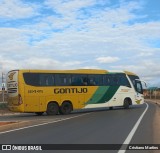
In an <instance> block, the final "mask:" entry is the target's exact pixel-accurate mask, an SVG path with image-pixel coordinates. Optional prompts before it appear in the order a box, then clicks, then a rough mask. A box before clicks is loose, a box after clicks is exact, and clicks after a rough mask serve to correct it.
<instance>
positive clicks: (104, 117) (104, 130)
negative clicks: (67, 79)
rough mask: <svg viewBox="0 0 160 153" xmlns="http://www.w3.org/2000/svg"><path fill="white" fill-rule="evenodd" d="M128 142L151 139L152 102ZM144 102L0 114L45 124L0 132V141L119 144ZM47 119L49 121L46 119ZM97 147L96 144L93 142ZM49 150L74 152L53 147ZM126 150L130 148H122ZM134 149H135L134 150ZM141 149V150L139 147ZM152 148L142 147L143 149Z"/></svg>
mask: <svg viewBox="0 0 160 153" xmlns="http://www.w3.org/2000/svg"><path fill="white" fill-rule="evenodd" d="M148 105H149V108H148V110H147V111H146V113H145V115H144V117H143V119H142V121H141V123H140V125H139V126H138V129H137V130H136V132H135V134H134V135H133V138H132V139H131V142H130V143H132V144H152V143H153V126H152V123H153V118H154V113H155V109H156V108H155V107H156V106H155V105H153V104H151V103H149V104H148ZM146 107H147V105H146V104H143V105H139V106H132V108H130V109H128V110H126V109H122V108H115V109H114V110H108V109H101V110H96V111H84V112H81V111H80V112H74V113H72V114H70V115H56V116H46V115H44V116H35V115H33V114H18V115H14V116H3V117H2V116H0V120H1V121H2V120H3V121H7V120H10V121H11V120H35V121H36V120H45V121H46V122H45V123H46V124H44V125H40V126H34V127H30V128H25V129H20V130H16V131H11V132H7V133H0V144H94V145H95V146H96V144H123V142H124V141H125V140H126V138H127V136H128V135H129V133H130V132H131V130H132V129H133V127H134V125H135V124H136V123H137V121H138V119H139V118H140V116H141V115H142V113H143V112H144V110H145V109H146ZM47 122H50V123H47ZM97 147H98V145H97ZM51 152H58V153H59V152H75V151H71V150H68V151H60V150H56V151H55V150H54V151H51ZM76 152H78V153H79V152H93V153H94V152H98V153H99V152H100V153H101V152H117V150H116V151H115V150H114V151H107V150H101V151H100V150H94V151H93V150H91V151H84V150H83V151H82V150H79V151H76ZM126 152H127V153H130V152H131V151H126ZM136 152H138V151H136ZM140 152H143V151H140ZM146 152H148V153H151V152H152V151H145V153H146Z"/></svg>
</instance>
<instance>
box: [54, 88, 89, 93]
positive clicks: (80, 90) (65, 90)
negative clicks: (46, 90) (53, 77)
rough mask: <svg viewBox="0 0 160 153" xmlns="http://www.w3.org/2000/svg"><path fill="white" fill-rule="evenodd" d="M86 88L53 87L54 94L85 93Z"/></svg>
mask: <svg viewBox="0 0 160 153" xmlns="http://www.w3.org/2000/svg"><path fill="white" fill-rule="evenodd" d="M87 92H88V89H87V88H55V89H54V94H67V93H87Z"/></svg>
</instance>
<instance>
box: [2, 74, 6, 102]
mask: <svg viewBox="0 0 160 153" xmlns="http://www.w3.org/2000/svg"><path fill="white" fill-rule="evenodd" d="M4 75H5V74H4V73H3V72H2V101H3V102H4V92H5V84H4V77H3V76H4Z"/></svg>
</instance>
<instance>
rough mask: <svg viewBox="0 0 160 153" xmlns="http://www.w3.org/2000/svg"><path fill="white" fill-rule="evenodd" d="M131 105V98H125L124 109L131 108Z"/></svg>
mask: <svg viewBox="0 0 160 153" xmlns="http://www.w3.org/2000/svg"><path fill="white" fill-rule="evenodd" d="M129 105H130V101H129V99H127V98H126V99H125V100H124V103H123V107H124V109H128V108H129Z"/></svg>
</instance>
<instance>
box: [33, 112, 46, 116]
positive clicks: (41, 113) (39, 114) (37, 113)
mask: <svg viewBox="0 0 160 153" xmlns="http://www.w3.org/2000/svg"><path fill="white" fill-rule="evenodd" d="M43 113H44V112H36V113H35V114H36V115H38V116H41V115H43Z"/></svg>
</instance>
